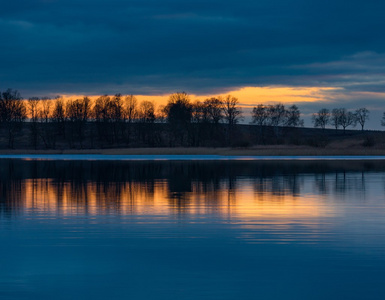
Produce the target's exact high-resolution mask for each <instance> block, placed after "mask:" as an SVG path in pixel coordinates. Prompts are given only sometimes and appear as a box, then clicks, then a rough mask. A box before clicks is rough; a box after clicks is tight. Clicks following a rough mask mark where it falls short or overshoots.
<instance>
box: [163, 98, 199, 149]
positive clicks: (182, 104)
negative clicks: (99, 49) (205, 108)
mask: <svg viewBox="0 0 385 300" xmlns="http://www.w3.org/2000/svg"><path fill="white" fill-rule="evenodd" d="M164 111H165V113H166V116H167V121H168V124H169V125H170V126H169V130H170V132H171V135H172V137H173V140H179V143H180V145H184V144H185V140H186V137H187V136H188V133H189V129H190V124H191V119H192V105H191V103H190V98H189V96H188V95H187V94H186V93H175V94H172V95H170V98H169V100H168V103H167V105H166V106H165V108H164Z"/></svg>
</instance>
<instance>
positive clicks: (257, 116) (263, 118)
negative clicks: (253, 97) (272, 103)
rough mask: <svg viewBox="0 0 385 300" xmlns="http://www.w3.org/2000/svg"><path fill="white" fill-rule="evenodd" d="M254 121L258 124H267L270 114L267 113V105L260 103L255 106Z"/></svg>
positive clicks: (252, 115)
mask: <svg viewBox="0 0 385 300" xmlns="http://www.w3.org/2000/svg"><path fill="white" fill-rule="evenodd" d="M251 117H252V123H254V124H256V125H258V126H260V127H261V126H264V125H266V122H267V119H268V115H267V107H266V106H265V105H263V104H258V105H257V106H256V107H254V108H253V111H252V114H251Z"/></svg>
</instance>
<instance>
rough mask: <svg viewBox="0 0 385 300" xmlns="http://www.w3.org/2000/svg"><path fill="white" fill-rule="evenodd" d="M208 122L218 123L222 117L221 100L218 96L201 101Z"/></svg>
mask: <svg viewBox="0 0 385 300" xmlns="http://www.w3.org/2000/svg"><path fill="white" fill-rule="evenodd" d="M203 105H204V109H205V111H206V113H207V116H208V118H209V121H210V123H214V124H219V122H220V121H221V120H222V119H223V117H224V115H223V101H222V99H220V98H215V97H212V98H209V99H206V100H205V101H204V102H203Z"/></svg>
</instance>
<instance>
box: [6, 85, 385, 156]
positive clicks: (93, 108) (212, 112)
mask: <svg viewBox="0 0 385 300" xmlns="http://www.w3.org/2000/svg"><path fill="white" fill-rule="evenodd" d="M251 116H252V121H251V124H252V125H257V126H253V128H257V130H254V129H253V130H251V131H252V133H251V135H250V132H245V130H242V129H241V128H240V127H241V126H239V123H240V122H241V121H242V120H244V117H243V112H242V109H241V108H240V104H239V100H238V99H237V98H236V97H232V96H231V95H227V96H224V97H221V96H218V97H211V98H207V99H205V100H203V101H194V102H193V101H191V99H190V97H189V95H187V94H186V93H184V92H183V93H174V94H171V95H170V97H169V100H168V102H167V104H166V105H164V106H158V107H156V105H155V103H153V102H151V101H147V100H144V101H141V102H139V101H138V100H137V98H136V97H135V96H134V95H121V94H116V95H113V96H108V95H103V96H100V97H98V98H97V99H96V100H91V99H90V98H89V97H82V98H79V99H75V100H67V101H65V100H64V99H63V98H60V97H56V98H55V99H48V98H37V97H31V98H29V99H27V100H24V99H23V98H22V97H21V95H20V93H19V92H18V91H17V90H12V89H8V90H6V91H4V92H0V132H1V139H0V146H3V147H5V146H6V147H9V148H14V147H15V140H18V145H20V144H22V146H23V147H27V146H28V147H32V148H35V149H38V148H45V149H55V148H63V147H65V148H100V147H102V148H103V147H113V146H114V147H115V146H118V147H123V146H128V147H148V146H150V147H154V146H160V147H165V146H168V147H175V146H190V147H200V146H234V145H240V146H241V145H242V143H277V142H279V141H280V140H281V139H282V138H283V137H284V136H285V135H286V134H288V133H290V132H293V129H295V128H299V127H303V125H304V122H303V120H302V119H301V113H300V110H299V108H298V107H297V106H296V105H292V106H289V107H285V106H284V105H283V104H281V103H279V104H275V105H264V104H258V105H257V106H255V107H254V108H253V109H252V111H251ZM368 117H369V111H368V110H367V109H365V108H361V109H358V110H356V111H355V112H354V113H352V112H348V111H347V110H346V109H344V108H341V109H334V110H332V111H329V110H328V109H322V110H320V111H319V112H317V113H315V114H313V118H312V120H313V124H314V126H315V127H320V128H322V129H325V127H326V126H327V125H333V126H335V128H336V129H338V128H340V127H342V128H343V129H344V131H345V129H346V128H347V127H348V126H353V125H354V126H355V125H356V124H357V123H359V124H360V125H361V127H362V130H363V129H364V125H365V122H366V120H367V119H368ZM384 120H385V114H384ZM384 124H385V122H384ZM27 137H28V138H27ZM250 137H251V138H250ZM250 139H252V141H250Z"/></svg>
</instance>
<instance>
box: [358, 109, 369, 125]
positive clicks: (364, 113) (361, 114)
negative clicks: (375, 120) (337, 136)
mask: <svg viewBox="0 0 385 300" xmlns="http://www.w3.org/2000/svg"><path fill="white" fill-rule="evenodd" d="M354 115H355V117H356V120H357V122H358V123H359V124H360V125H361V130H364V126H365V123H366V121H367V120H369V110H367V109H366V108H365V107H361V108H358V109H356V111H355V113H354Z"/></svg>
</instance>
